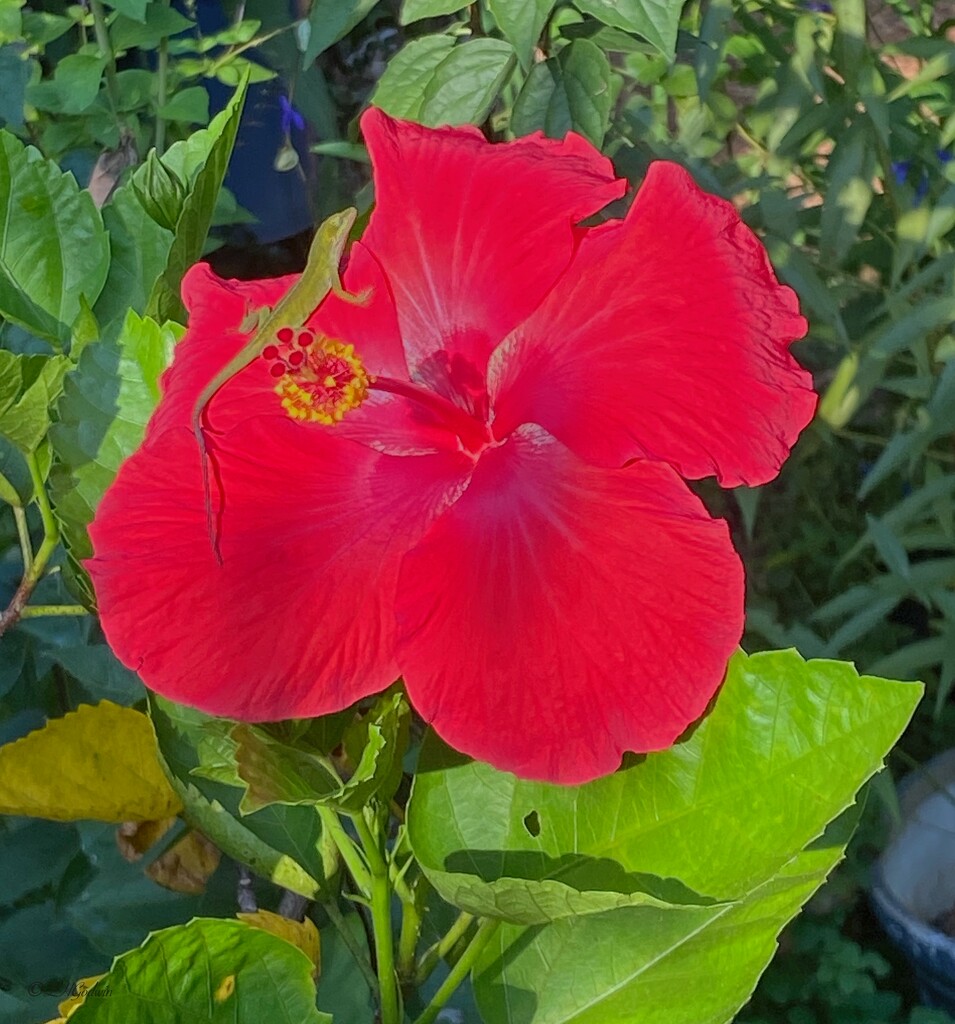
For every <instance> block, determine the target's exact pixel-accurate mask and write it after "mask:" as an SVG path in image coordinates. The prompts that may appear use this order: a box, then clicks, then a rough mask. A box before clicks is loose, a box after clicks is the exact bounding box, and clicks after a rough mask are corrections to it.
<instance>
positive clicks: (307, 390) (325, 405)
mask: <svg viewBox="0 0 955 1024" xmlns="http://www.w3.org/2000/svg"><path fill="white" fill-rule="evenodd" d="M370 383H371V378H370V377H369V375H368V373H367V371H366V370H365V367H364V364H363V363H362V361H361V359H360V358H359V357H358V356H357V355H356V354H355V347H354V346H353V345H346V344H343V343H342V342H340V341H336V340H335V339H334V338H320V339H316V340H315V343H314V344H313V345H310V346H309V348H308V353H307V355H306V358H305V361H304V362H303V363H302V365H301V366H297V367H295V368H290V369H288V370H287V371H286V373H285V374H284V375H283V376H282V377H280V378H279V381H278V384H276V386H275V392H276V394H277V395H278V396H279V397H280V398H281V399H282V408H283V409H284V410H285V411H286V412H287V413H288V415H289V416H291V417H292V419H296V420H303V421H305V422H308V423H324V424H326V425H328V426H331V425H333V424H335V423H340V422H341V421H342V419H343V418H344V416H345V413H347V412H350V411H351V410H352V409H357V408H358V406H359V405H361V403H362V402H363V401H364V400H365V399H366V398H367V397H368V385H369V384H370Z"/></svg>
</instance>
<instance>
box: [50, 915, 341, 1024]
mask: <svg viewBox="0 0 955 1024" xmlns="http://www.w3.org/2000/svg"><path fill="white" fill-rule="evenodd" d="M313 968H314V964H313V963H312V962H311V960H309V958H308V957H307V956H306V955H305V953H303V952H302V950H300V949H299V948H298V947H297V946H293V945H292V944H291V943H290V942H286V941H285V940H284V939H280V938H278V937H277V936H275V935H272V934H271V933H269V932H267V931H263V930H262V929H260V928H253V927H251V926H250V925H248V924H245V923H244V922H242V921H219V920H214V919H209V918H195V919H194V920H192V921H190V922H189V923H188V924H185V925H180V926H178V927H175V928H166V929H164V930H163V931H160V932H154V933H153V934H152V935H150V936H149V938H148V939H146V941H145V942H144V943H143V944H142V946H140V947H139V949H134V950H132V951H131V952H129V953H126V954H124V955H123V956H121V957H118V958H117V959H116V960H115V962H114V963H113V966H112V969H111V970H110V972H109V973H108V974H107V975H105V977H103V978H101V979H100V980H99V981H98V982H97V983H96V985H94V986H93V988H92V989H91V990H90V991H89V992H88V993H87V995H86V999H85V1000H84V1001H83V1003H82V1004H81V1005H80V1006H79V1007H77V1008H76V1009H75V1010H74V1011H73V1013H72V1015H71V1016H70V1020H71V1021H72V1022H73V1024H129V1022H131V1021H136V1024H183V1022H185V1021H195V1022H196V1024H198V1022H199V1021H203V1022H204V1024H260V1022H261V1021H273V1020H281V1021H294V1022H295V1024H331V1017H329V1016H328V1014H325V1013H321V1012H319V1011H318V1010H317V1009H316V1008H315V982H314V981H313V980H312V970H313Z"/></svg>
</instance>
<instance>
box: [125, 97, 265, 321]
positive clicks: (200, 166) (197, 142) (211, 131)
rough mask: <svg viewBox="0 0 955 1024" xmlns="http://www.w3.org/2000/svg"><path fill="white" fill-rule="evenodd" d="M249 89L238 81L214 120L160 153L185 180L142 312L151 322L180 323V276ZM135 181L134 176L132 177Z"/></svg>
mask: <svg viewBox="0 0 955 1024" xmlns="http://www.w3.org/2000/svg"><path fill="white" fill-rule="evenodd" d="M247 89H248V79H247V78H246V79H243V82H242V83H241V84H240V85H239V87H238V89H237V90H236V92H235V94H234V95H233V97H232V99H231V100H229V104H228V106H227V107H226V108H225V110H223V111H222V112H221V113H219V114H217V115H216V116H215V118H213V120H212V123H211V124H210V125H209V127H208V128H203V129H201V130H200V131H197V132H193V134H192V135H190V136H189V138H188V139H185V140H184V141H182V142H178V143H176V145H174V146H172V147H171V148H170V149H169V151H168V152H167V153H166V154H165V155H164V156H163V157H162V162H163V164H164V165H165V166H166V167H167V168H169V170H171V171H173V172H174V173H176V174H177V175H178V176H179V178H180V180H182V181H184V182H188V191H187V193H186V195H185V198H184V200H183V203H182V212H181V213H180V215H179V219H178V220H177V221H176V229H175V233H174V236H173V240H172V245H171V246H170V249H169V255H168V257H167V259H166V267H165V270H164V271H163V273H162V276H161V277H160V279H159V280H158V281H157V282H156V284H155V285H154V286H153V289H152V292H151V293H150V296H149V302H148V304H147V308H146V312H147V313H148V314H149V315H151V316H153V317H154V318H155V319H156V320H160V321H162V320H176V321H178V322H180V323H182V322H185V318H186V310H185V307H184V306H183V304H182V300H181V299H180V297H179V283H180V281H181V280H182V275H183V274H184V273H185V272H186V271H187V270H188V269H189V267H191V266H192V264H193V263H195V262H196V260H198V259H199V257H200V256H201V255H202V247H203V245H204V243H205V240H206V235H207V234H208V233H209V227H210V225H211V224H212V214H213V211H214V210H215V205H216V198H217V196H218V195H219V190H220V189H221V188H222V182H223V181H224V179H225V172H226V169H227V167H228V166H229V157H230V156H231V155H232V147H233V145H234V144H235V137H236V133H237V132H238V130H239V120H240V119H241V117H242V107H243V104H244V103H245V94H246V91H247ZM135 180H136V179H135V178H134V181H135Z"/></svg>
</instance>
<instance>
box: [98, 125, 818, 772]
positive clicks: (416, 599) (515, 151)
mask: <svg viewBox="0 0 955 1024" xmlns="http://www.w3.org/2000/svg"><path fill="white" fill-rule="evenodd" d="M362 126H363V130H364V134H365V139H366V141H367V143H368V146H369V149H370V151H371V155H372V160H373V163H374V171H375V187H376V195H377V205H376V207H375V212H374V214H373V216H372V218H371V222H370V224H369V226H368V229H367V231H366V232H365V235H364V237H363V238H362V240H361V241H360V242H358V243H355V245H354V246H353V247H352V250H351V253H350V258H349V262H348V267H347V271H346V274H345V285H346V287H347V288H348V289H349V290H350V291H352V292H359V291H361V290H363V289H368V288H370V289H371V298H370V300H368V301H367V302H366V304H364V305H356V304H348V303H345V302H343V301H341V300H340V299H338V298H335V297H331V298H329V299H328V300H327V301H326V302H325V303H323V304H322V305H321V307H320V308H319V309H317V310H316V312H315V313H314V314H313V316H312V318H311V319H310V321H309V323H308V325H307V327H308V330H307V331H304V332H296V331H292V330H289V331H284V332H282V336H281V338H280V339H279V343H278V344H276V345H273V346H270V348H269V349H268V350H267V351H266V352H265V353H263V357H262V358H259V359H257V360H255V361H254V362H253V364H252V365H250V366H249V367H248V368H246V369H245V370H243V371H241V372H240V373H239V374H237V375H236V376H235V377H234V378H233V379H231V380H230V381H229V382H228V383H227V384H226V385H225V386H224V387H223V388H222V389H221V391H220V392H219V393H218V394H217V395H216V396H215V398H214V399H213V400H212V402H211V404H210V405H209V407H208V410H207V422H208V424H209V428H210V433H211V436H212V438H213V440H214V447H213V451H214V468H215V478H216V495H217V502H218V508H219V517H218V522H219V548H220V552H221V556H222V561H221V564H220V563H219V562H218V561H217V559H216V557H215V553H214V551H213V548H212V545H211V544H210V541H209V537H208V534H207V530H206V518H205V509H204V503H203V490H202V478H201V466H200V457H199V452H198V450H197V446H196V442H195V439H194V437H193V435H192V432H191V428H190V414H191V412H192V407H193V405H194V403H195V402H196V399H197V396H198V395H199V393H200V392H201V390H202V388H203V386H204V385H205V384H206V383H207V382H208V381H209V380H210V379H211V378H212V377H213V376H214V374H215V373H216V371H217V370H219V369H220V368H221V367H222V366H223V365H224V364H225V363H226V362H227V361H228V360H229V359H230V357H231V356H233V355H234V354H235V353H236V352H237V351H238V350H239V349H240V348H241V346H242V345H243V344H244V343H245V341H246V340H247V335H246V334H244V333H243V327H242V325H243V324H246V325H247V324H248V314H249V313H250V312H251V311H254V310H256V309H257V308H259V307H262V306H265V305H273V304H274V303H275V302H276V301H277V300H278V299H279V298H280V297H281V296H282V294H283V293H284V292H285V291H286V289H287V288H288V287H289V285H290V279H289V278H285V279H279V280H266V281H253V282H242V281H221V280H219V279H217V278H216V277H215V276H214V275H213V273H212V272H211V271H210V269H209V268H208V267H207V266H205V265H203V264H200V265H198V266H196V267H194V268H193V269H192V270H191V271H190V272H189V273H188V274H187V275H186V277H185V280H184V282H183V294H184V297H185V301H186V304H187V306H188V308H189V311H190V321H189V330H188V333H187V334H186V336H185V338H184V339H183V340H182V342H181V343H180V344H179V346H178V349H177V351H176V357H175V361H174V363H173V365H172V367H171V368H170V370H169V371H168V372H167V373H166V375H165V377H164V379H163V389H164V395H163V398H162V400H161V402H160V404H159V406H158V408H157V410H156V412H155V414H154V416H153V418H152V420H151V422H150V424H149V427H148V430H147V432H146V438H145V441H144V443H143V445H142V447H141V449H140V450H139V451H138V452H137V453H136V454H135V455H134V456H133V457H132V458H130V459H129V460H128V461H127V462H126V463H125V464H124V466H123V467H122V469H121V470H120V473H119V475H118V477H117V479H116V481H115V483H114V484H113V486H112V488H111V489H110V490H109V492H108V493H107V495H106V496H105V498H104V499H103V502H102V504H101V506H100V509H99V512H98V515H97V517H96V521H95V523H94V524H93V527H92V530H91V534H92V539H93V545H94V550H95V556H94V558H93V559H92V560H91V561H90V562H89V570H90V573H91V575H92V577H93V581H94V583H95V586H96V593H97V597H98V601H99V608H100V613H101V615H102V621H103V627H104V629H105V631H106V634H107V637H108V638H109V641H110V643H111V644H112V645H113V647H114V649H115V651H116V653H117V654H118V655H119V657H120V658H121V660H122V661H123V662H124V663H125V664H127V665H129V666H131V667H133V668H135V669H137V670H138V671H139V672H140V673H141V675H142V678H143V679H144V681H145V682H146V684H147V685H148V686H150V687H152V688H153V689H155V690H157V691H158V692H160V693H162V694H165V695H166V696H168V697H170V698H172V699H173V700H176V701H180V702H182V703H186V704H190V705H193V706H196V707H199V708H202V709H203V710H205V711H207V712H210V713H213V714H218V715H224V716H229V717H233V718H239V719H246V720H250V721H257V720H269V719H278V718H288V717H299V716H311V715H320V714H324V713H327V712H332V711H337V710H339V709H341V708H344V707H346V706H348V705H349V704H351V703H353V702H354V701H356V700H357V699H359V698H361V697H364V696H366V695H368V694H371V693H374V692H376V691H379V690H381V689H383V688H385V687H387V686H388V685H389V684H390V683H392V682H393V681H394V680H395V679H396V678H398V677H399V676H402V677H403V678H404V681H405V685H406V687H407V690H408V694H409V696H410V699H411V701H412V703H413V705H414V707H415V708H416V709H417V711H418V712H419V713H420V714H421V715H422V716H423V717H424V718H425V719H427V720H428V721H430V722H431V723H433V725H434V728H435V729H436V730H437V732H438V733H439V734H440V735H441V736H442V737H443V738H444V739H445V740H446V741H448V742H449V743H450V744H452V745H453V746H454V747H456V748H458V749H460V750H462V751H465V752H466V753H468V754H471V755H474V756H475V757H478V758H482V759H484V760H487V761H489V762H491V763H492V764H494V765H496V766H497V767H499V768H503V769H509V770H511V771H513V772H515V773H517V774H518V775H521V776H525V777H529V778H537V779H547V780H552V781H556V782H563V783H578V782H582V781H584V780H587V779H591V778H594V777H595V776H598V775H600V774H604V773H606V772H609V771H612V770H614V769H615V768H616V767H617V766H618V764H619V762H620V757H621V754H622V753H623V752H624V751H627V750H634V751H650V750H657V749H660V748H664V747H667V746H669V745H670V744H672V743H673V742H674V740H675V739H676V738H677V737H678V736H679V735H680V733H681V732H683V730H684V729H685V728H686V727H687V725H689V724H690V723H691V722H692V721H694V719H696V718H697V717H698V716H699V715H700V714H701V713H702V712H703V710H704V709H705V707H706V705H707V703H708V701H709V700H710V698H711V697H712V696H713V694H714V692H715V691H716V689H717V687H718V686H719V683H720V681H721V679H722V677H723V674H724V671H725V667H726V663H727V659H728V658H729V656H730V654H731V653H732V651H733V650H734V648H735V646H736V644H737V643H738V641H739V638H740V634H741V631H742V622H743V571H742V567H741V565H740V562H739V559H738V558H737V556H736V553H735V552H734V550H733V548H732V546H731V543H730V539H729V535H728V531H727V528H726V524H725V523H724V522H723V521H722V520H714V519H711V518H710V517H709V515H708V514H707V513H706V511H705V510H704V508H703V506H702V504H701V503H700V502H699V500H698V499H697V498H696V497H695V496H694V495H693V494H692V493H691V492H690V490H689V489H688V488H687V486H686V484H685V483H684V482H683V480H682V479H681V476H682V477H686V478H690V479H696V478H700V477H704V476H708V475H713V474H715V475H716V476H717V478H718V479H719V481H720V482H721V483H722V484H724V485H726V486H735V485H738V484H760V483H763V482H765V481H767V480H769V479H770V478H772V477H773V476H775V474H776V473H777V471H778V469H779V467H780V464H781V463H782V461H783V460H784V459H785V457H786V455H787V454H788V451H789V448H790V447H791V445H792V444H793V442H794V440H795V438H796V436H797V435H798V433H799V431H800V430H801V429H802V428H803V427H804V426H805V424H806V423H807V422H808V420H809V418H810V417H811V415H812V412H813V409H814V404H815V396H814V395H813V393H812V391H811V389H810V380H809V376H808V374H806V373H805V372H804V371H803V370H801V369H800V368H799V366H798V365H797V364H796V362H795V361H794V360H793V358H792V356H791V355H790V354H789V349H788V346H789V344H790V343H791V342H792V341H793V340H794V339H796V338H799V337H801V336H802V334H803V333H804V330H805V322H804V320H803V319H802V317H800V316H799V313H798V310H797V304H796V299H795V296H794V295H793V293H792V292H791V291H790V290H789V289H788V288H785V287H782V286H781V285H779V284H778V282H777V281H776V279H775V277H774V275H773V272H772V270H771V268H770V266H769V263H768V260H767V258H766V255H765V253H764V251H763V249H762V247H761V245H760V243H759V242H758V240H757V239H756V237H755V236H754V235H753V234H752V233H751V232H750V231H749V230H748V229H747V228H746V227H745V226H744V225H743V224H742V223H741V221H740V219H739V217H738V215H737V213H736V211H735V210H734V209H733V207H732V206H731V205H730V204H728V203H726V202H724V201H723V200H721V199H717V198H714V197H713V196H710V195H706V194H704V193H702V192H701V191H700V190H699V189H698V188H697V187H696V185H695V184H694V183H693V181H692V179H691V178H690V176H689V174H687V172H686V171H684V170H682V169H681V168H680V167H678V166H675V165H673V164H668V163H655V164H653V165H652V166H651V168H650V170H649V173H648V174H647V177H646V180H645V181H644V183H643V185H642V187H641V188H640V190H639V193H638V194H637V197H636V200H635V202H634V203H633V205H632V207H631V208H630V211H629V213H628V214H627V216H626V217H625V218H624V219H622V220H610V221H607V222H606V223H603V224H601V225H600V226H598V227H582V226H581V224H582V222H583V221H584V219H585V218H588V217H590V216H592V215H593V214H595V213H597V212H598V211H599V210H600V209H601V208H602V207H604V206H605V205H606V204H607V203H609V202H610V201H612V200H614V199H617V198H619V197H620V196H621V195H622V194H623V192H624V183H623V182H621V181H618V180H616V179H615V177H614V175H613V171H612V168H611V166H610V164H609V162H608V161H607V160H606V159H605V158H603V157H602V156H601V155H600V154H599V153H598V152H597V151H596V150H594V149H593V148H592V147H591V146H590V145H589V144H588V143H587V142H585V141H584V140H583V139H581V138H579V137H577V136H574V135H569V136H568V137H567V138H566V139H564V140H563V141H562V142H557V141H553V140H550V139H546V138H543V137H542V136H540V135H538V136H532V137H529V138H524V139H520V140H518V141H516V142H511V143H505V144H499V145H491V144H489V143H487V142H486V141H485V140H484V138H483V137H482V136H481V135H480V133H479V132H478V131H476V130H475V129H473V128H455V129H451V128H443V129H438V130H430V129H426V128H422V127H419V126H417V125H413V124H408V123H404V122H401V121H395V120H392V119H391V118H389V117H387V116H385V115H384V114H383V113H381V112H380V111H376V110H372V111H369V112H368V113H367V114H365V116H364V119H363V122H362ZM336 420H337V422H336Z"/></svg>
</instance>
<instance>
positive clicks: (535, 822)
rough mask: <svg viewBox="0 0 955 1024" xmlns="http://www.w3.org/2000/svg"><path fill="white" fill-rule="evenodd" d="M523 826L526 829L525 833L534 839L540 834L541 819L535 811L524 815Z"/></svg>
mask: <svg viewBox="0 0 955 1024" xmlns="http://www.w3.org/2000/svg"><path fill="white" fill-rule="evenodd" d="M524 828H526V829H527V834H528V835H531V836H533V837H534V838H535V839H536V838H537V837H538V836H539V835H540V834H541V819H540V815H539V814H538V813H537V811H531V812H530V813H529V814H525V815H524Z"/></svg>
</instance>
